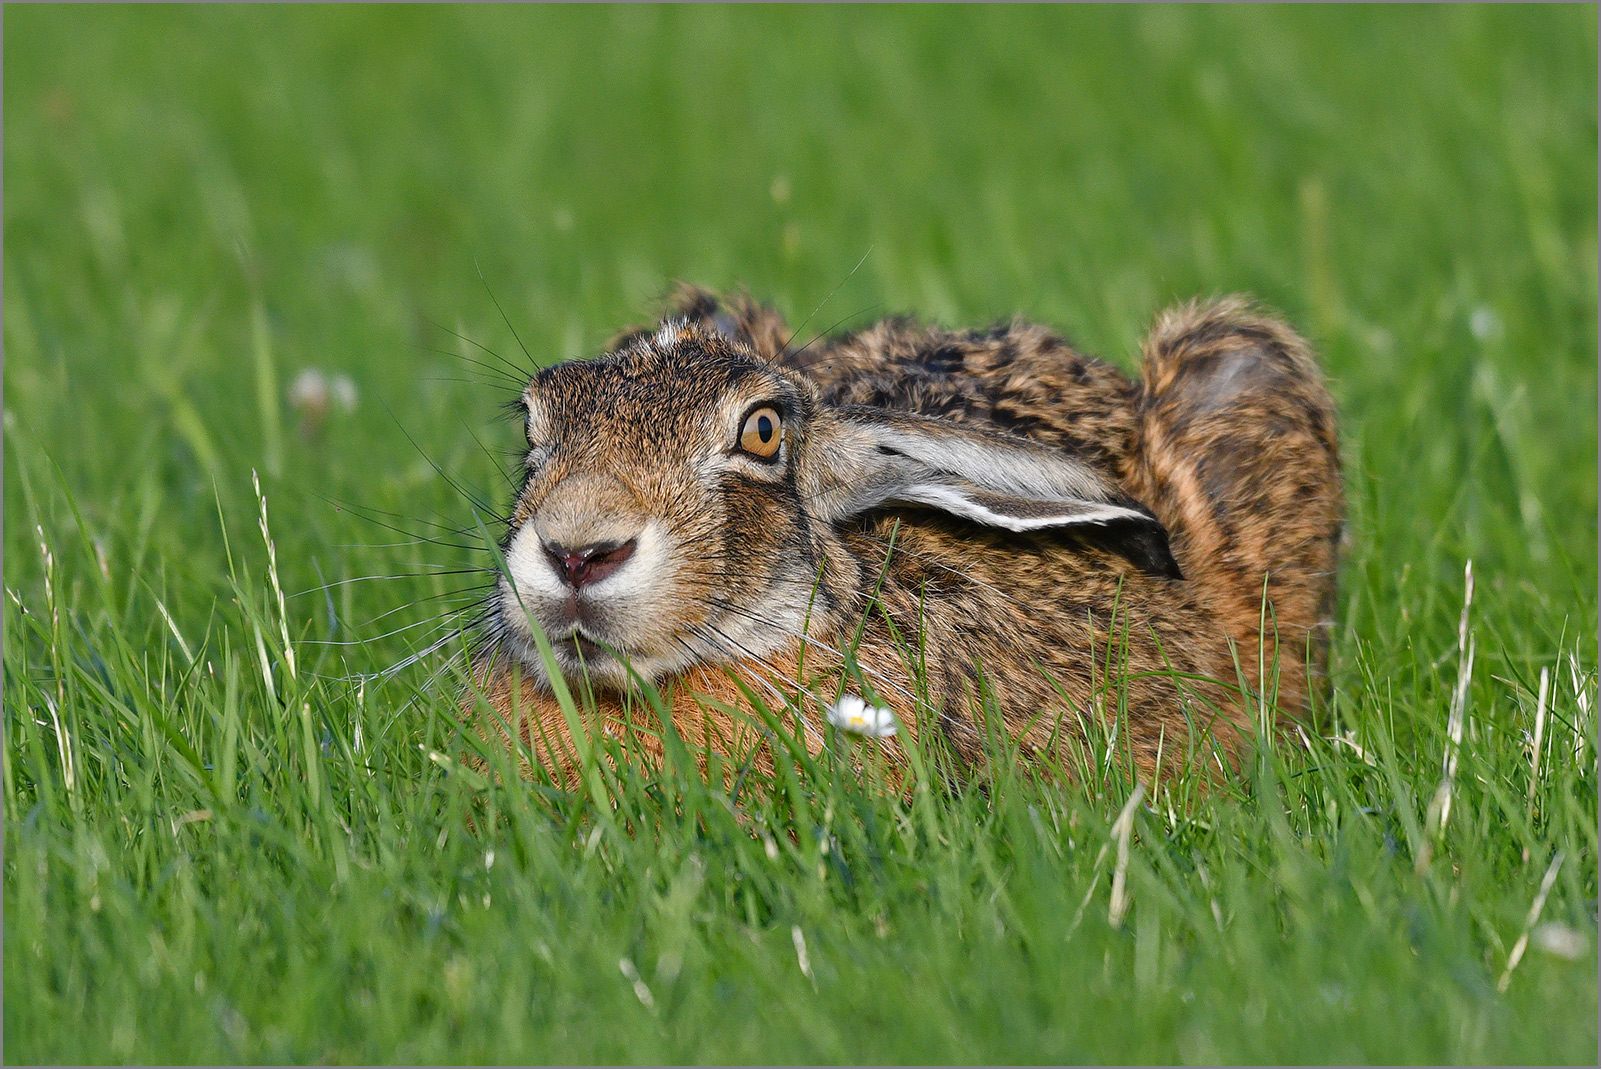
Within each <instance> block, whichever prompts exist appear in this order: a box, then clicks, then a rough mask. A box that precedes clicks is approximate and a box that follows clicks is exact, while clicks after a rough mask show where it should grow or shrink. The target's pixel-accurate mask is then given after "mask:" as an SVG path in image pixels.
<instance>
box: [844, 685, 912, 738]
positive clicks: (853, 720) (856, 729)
mask: <svg viewBox="0 0 1602 1070" xmlns="http://www.w3.org/2000/svg"><path fill="white" fill-rule="evenodd" d="M829 723H830V724H832V725H834V726H835V727H836V728H839V729H842V730H843V731H846V732H850V733H852V734H853V735H858V736H871V737H873V738H874V739H884V738H885V737H886V736H893V735H895V734H896V716H895V714H893V713H891V712H890V710H889V709H888V708H887V707H884V706H870V705H868V703H867V702H866V701H864V700H863V698H862V696H861V695H841V696H840V698H839V700H838V701H836V702H833V703H831V704H830V705H829Z"/></svg>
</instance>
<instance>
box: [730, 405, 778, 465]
mask: <svg viewBox="0 0 1602 1070" xmlns="http://www.w3.org/2000/svg"><path fill="white" fill-rule="evenodd" d="M783 437H784V425H783V423H782V421H781V420H780V418H779V414H778V412H777V411H776V410H775V409H773V408H772V407H771V406H765V407H763V408H760V409H757V410H756V411H755V412H753V413H751V414H750V415H749V416H747V417H746V418H745V423H744V425H742V426H741V428H740V448H741V449H742V450H744V451H745V452H746V453H749V454H752V455H753V456H756V457H761V458H762V459H764V460H771V459H772V458H775V457H777V456H778V455H779V444H780V440H781V439H782V438H783Z"/></svg>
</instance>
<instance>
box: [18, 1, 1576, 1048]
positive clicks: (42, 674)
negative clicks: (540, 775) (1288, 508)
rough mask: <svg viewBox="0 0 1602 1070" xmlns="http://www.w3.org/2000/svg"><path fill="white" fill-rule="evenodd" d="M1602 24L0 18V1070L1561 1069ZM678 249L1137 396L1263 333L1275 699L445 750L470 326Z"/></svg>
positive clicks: (845, 314) (614, 289) (574, 348)
mask: <svg viewBox="0 0 1602 1070" xmlns="http://www.w3.org/2000/svg"><path fill="white" fill-rule="evenodd" d="M1597 18H1598V16H1597V10H1596V8H1595V7H1587V6H1572V7H1524V6H1519V7H1506V8H1481V7H1450V8H1432V9H1422V8H1410V7H1402V8H1381V9H1374V8H1368V9H1347V8H1333V9H1321V8H1302V7H1295V8H1277V7H1267V8H1260V7H1259V8H1228V7H1224V8H1214V7H1209V8H1199V9H1174V8H1165V7H1140V8H1124V7H1119V8H1105V9H1104V8H1089V9H1081V8H1073V7H1066V8H1000V9H992V8H899V7H897V8H868V9H836V8H817V9H813V8H763V7H738V8H717V7H712V8H687V9H679V8H653V7H642V8H627V9H623V8H618V9H611V8H578V9H569V8H540V9H508V8H503V7H493V8H454V7H453V8H428V7H423V8H418V7H406V8H378V7H366V6H363V7H332V8H323V7H306V8H301V7H295V8H262V7H231V6H219V7H196V8H168V7H138V8H127V7H106V8H92V7H70V6H62V7H55V6H38V7H33V6H10V7H8V8H7V10H6V12H5V21H6V24H7V25H6V30H7V33H6V35H5V44H4V53H5V54H4V60H5V62H4V91H5V94H4V100H5V106H4V119H5V132H6V137H5V143H4V180H5V193H6V196H5V200H4V223H5V242H4V347H5V362H4V542H3V550H4V582H5V598H4V642H3V647H4V666H5V683H4V688H5V691H4V717H5V729H4V753H3V759H4V767H3V773H4V785H3V790H4V824H5V841H4V848H5V850H4V911H5V914H4V919H5V925H4V957H5V971H4V1040H5V1048H4V1057H5V1059H6V1061H7V1062H10V1063H79V1062H82V1063H130V1062H131V1063H196V1062H267V1063H301V1062H317V1063H346V1062H360V1063H381V1062H401V1063H453V1062H496V1063H517V1062H564V1063H597V1062H625V1061H635V1062H638V1061H650V1062H674V1063H677V1062H786V1063H793V1062H798V1063H814V1062H826V1063H836V1062H870V1063H905V1062H952V1061H956V1062H999V1063H1035V1062H1053V1063H1059V1062H1124V1063H1144V1062H1264V1063H1281V1062H1314V1063H1346V1062H1351V1063H1361V1062H1381V1063H1559V1064H1590V1065H1595V1064H1596V1062H1597V1060H1598V1058H1599V1047H1598V1044H1599V1038H1598V998H1599V993H1598V969H1599V960H1598V952H1597V939H1598V792H1597V788H1598V746H1599V739H1598V722H1597V708H1598V656H1597V651H1598V628H1597V621H1598V605H1597V591H1598V568H1597V565H1598V520H1597V518H1598V496H1597V491H1598V352H1597V338H1598V315H1597V313H1598V301H1597V292H1598V275H1597V265H1598V220H1597V188H1598V162H1597V161H1598V140H1597V99H1598V51H1597V37H1598V23H1597ZM859 265H860V266H859ZM674 279H686V280H690V281H693V282H696V283H700V284H703V285H707V286H711V287H715V288H727V287H733V286H746V287H749V288H750V290H751V291H752V292H753V293H755V294H758V295H760V296H762V297H764V298H765V299H768V300H771V301H773V302H774V303H775V304H776V305H777V306H778V307H780V308H781V309H782V310H784V311H785V313H786V314H787V315H788V316H789V317H790V319H791V321H792V322H793V323H800V322H802V321H803V320H805V321H807V323H808V330H809V331H811V330H817V329H823V328H827V327H830V326H834V325H837V324H838V325H841V326H849V325H852V324H858V323H863V322H867V321H869V320H871V319H873V318H876V317H878V316H881V315H885V314H888V313H891V312H913V313H917V314H919V315H922V316H925V317H928V318H930V319H934V320H939V321H942V322H946V323H949V324H953V325H970V324H982V323H987V322H990V321H993V320H996V319H999V318H1003V317H1007V316H1011V315H1013V314H1022V315H1025V316H1028V317H1030V318H1032V319H1036V320H1039V321H1041V322H1045V323H1048V324H1051V325H1053V326H1055V327H1057V328H1059V329H1061V330H1062V331H1063V332H1065V333H1066V334H1067V335H1068V336H1069V337H1071V338H1072V339H1074V340H1075V342H1076V343H1077V344H1079V345H1081V346H1082V347H1083V348H1084V349H1085V350H1087V351H1088V352H1091V353H1096V354H1099V355H1102V356H1104V357H1106V358H1107V359H1109V360H1112V361H1114V362H1115V363H1118V364H1119V365H1120V366H1122V367H1125V368H1126V369H1127V368H1133V366H1134V361H1135V358H1136V353H1137V347H1138V341H1139V338H1140V337H1141V335H1142V333H1143V332H1144V331H1145V329H1146V328H1147V326H1148V325H1149V323H1150V321H1151V319H1152V317H1153V316H1154V315H1155V314H1156V313H1157V311H1158V310H1159V309H1160V308H1162V307H1163V306H1164V305H1166V304H1168V303H1170V302H1172V301H1174V300H1176V299H1181V298H1186V297H1189V296H1192V295H1194V294H1208V293H1227V292H1236V291H1243V292H1249V293H1253V294H1255V295H1257V296H1258V297H1260V298H1261V299H1262V300H1263V301H1265V302H1266V303H1267V304H1269V305H1270V306H1272V307H1274V308H1276V309H1278V310H1280V311H1281V312H1283V313H1284V314H1285V315H1286V316H1287V317H1288V318H1290V319H1291V321H1292V322H1294V323H1296V324H1297V325H1298V326H1299V327H1300V328H1301V329H1302V330H1303V331H1304V332H1305V333H1306V334H1307V336H1308V337H1309V338H1310V339H1311V340H1312V341H1313V342H1314V344H1315V346H1316V347H1317V349H1318V350H1319V352H1320V355H1321V358H1322V360H1323V362H1324V365H1325V367H1326V368H1327V370H1328V372H1329V374H1330V377H1331V381H1332V388H1333V390H1334V392H1335V394H1336V397H1337V399H1338V401H1339V403H1340V406H1341V413H1342V435H1343V443H1344V450H1345V465H1346V473H1347V487H1348V495H1349V503H1350V518H1349V525H1348V539H1347V546H1346V550H1345V559H1344V564H1343V569H1342V573H1341V577H1340V600H1339V609H1338V625H1337V629H1336V634H1335V643H1334V651H1333V661H1332V680H1333V693H1332V696H1331V699H1330V703H1329V708H1328V709H1327V711H1326V713H1325V718H1324V721H1323V723H1322V724H1321V725H1320V727H1319V730H1318V731H1316V732H1314V733H1311V734H1310V735H1309V737H1308V738H1307V740H1306V741H1305V744H1304V745H1302V746H1283V745H1275V746H1265V747H1264V748H1263V749H1262V750H1261V751H1260V752H1259V753H1258V754H1257V755H1256V756H1255V757H1254V758H1253V760H1252V761H1251V762H1250V763H1249V764H1248V767H1247V768H1246V769H1245V770H1244V771H1243V772H1242V774H1241V776H1240V777H1239V779H1238V781H1237V782H1235V783H1232V784H1230V785H1229V786H1227V787H1226V788H1224V789H1223V790H1218V791H1214V792H1212V793H1209V794H1206V795H1205V796H1201V795H1198V794H1197V793H1196V792H1195V791H1193V790H1190V787H1191V786H1188V785H1186V784H1184V783H1170V784H1161V785H1156V786H1152V785H1146V786H1145V787H1144V788H1143V790H1142V791H1141V792H1140V793H1139V794H1138V795H1137V794H1136V792H1135V785H1134V783H1133V781H1131V780H1130V778H1129V776H1128V774H1127V772H1126V771H1124V770H1123V769H1122V768H1121V766H1120V765H1119V763H1118V762H1117V761H1116V760H1115V756H1112V755H1109V756H1108V760H1107V761H1105V762H1103V763H1102V764H1101V765H1099V766H1098V767H1097V768H1095V769H1094V770H1092V771H1091V772H1090V773H1088V774H1086V775H1082V776H1079V777H1077V778H1076V779H1075V780H1074V782H1073V783H1064V782H1063V781H1062V780H1061V779H1056V778H1051V777H1042V776H1034V775H1031V774H1030V773H1029V772H1028V771H1026V770H1018V769H1016V768H1012V767H1010V766H1007V765H1006V763H1005V761H1004V760H1003V761H1002V762H1001V770H1002V771H1001V772H998V773H997V774H996V775H995V776H994V777H993V778H992V779H991V780H990V781H989V782H987V783H985V784H983V785H970V786H969V787H967V788H961V789H959V790H955V791H945V790H941V789H940V788H939V785H936V784H931V783H930V782H928V781H927V780H925V781H920V782H918V783H916V784H915V785H914V788H913V790H911V791H909V793H908V794H907V795H906V796H905V797H901V796H899V795H895V794H890V793H886V792H884V791H881V790H878V789H877V788H876V786H875V785H874V783H873V782H872V780H871V778H865V777H863V776H861V775H858V774H857V773H856V772H854V770H853V769H852V767H851V765H850V763H849V762H847V761H844V760H843V759H842V754H841V753H840V752H839V751H831V752H827V753H825V754H824V755H822V756H820V757H818V758H816V759H803V758H797V759H795V760H793V761H789V762H786V763H782V767H781V770H780V774H779V775H777V776H776V777H775V779H774V780H773V782H771V783H767V784H745V785H743V786H742V788H741V790H740V791H739V792H737V793H735V794H731V793H730V792H729V791H726V790H723V788H722V787H721V786H719V785H716V784H714V785H711V786H709V785H707V784H706V783H704V782H703V781H702V780H700V778H698V777H696V776H695V775H694V774H693V772H692V773H689V774H686V773H685V772H683V771H682V769H681V768H668V769H666V770H663V771H660V772H656V773H648V772H642V771H639V770H632V771H625V772H623V773H621V774H619V775H615V776H599V775H598V776H596V777H595V778H593V780H592V781H591V782H590V786H589V789H588V790H586V791H584V792H580V793H578V794H571V795H570V794H566V793H562V792H557V791H553V790H541V789H538V788H536V787H533V786H530V785H528V784H526V783H523V782H521V781H518V780H517V779H516V778H501V779H499V780H496V779H494V778H491V780H490V781H488V782H487V781H486V780H485V778H483V777H480V776H478V775H476V774H474V773H473V772H472V771H471V770H470V769H467V768H466V767H464V765H463V764H462V760H461V756H462V754H463V749H464V743H463V734H462V731H461V726H460V724H459V720H458V712H457V702H456V699H457V696H458V694H459V688H460V686H461V685H460V655H461V649H462V646H461V643H460V641H456V642H452V641H448V640H449V637H450V635H451V634H452V629H454V628H456V627H457V626H459V625H461V624H462V623H464V622H465V621H467V620H469V619H470V615H471V611H472V607H473V605H474V602H475V599H476V598H477V597H478V591H479V585H481V584H482V583H483V582H484V580H485V579H486V578H487V576H488V573H487V572H486V571H485V570H487V569H490V568H493V560H492V555H491V553H490V551H489V550H488V549H487V545H486V540H485V539H484V538H483V537H482V536H483V535H484V534H486V533H487V532H489V531H490V530H491V529H492V528H493V524H494V520H493V518H494V516H495V514H497V513H499V512H502V511H504V510H505V509H506V507H507V504H508V502H509V500H510V496H511V494H512V489H513V486H512V481H513V480H515V476H516V472H515V456H516V452H517V445H518V439H519V428H518V427H517V425H516V423H515V422H514V421H508V420H505V419H504V418H502V405H503V403H505V402H506V401H508V400H510V399H511V397H512V396H513V393H512V391H513V390H514V389H515V387H513V386H511V385H509V383H508V382H507V381H506V375H505V374H504V373H503V372H502V371H498V370H496V369H499V368H501V367H502V365H501V364H500V363H499V359H500V358H505V359H506V360H507V361H510V362H513V363H515V364H516V365H518V366H519V367H521V368H523V369H527V368H528V367H530V366H531V365H533V364H544V363H549V362H552V361H556V360H560V359H565V358H568V357H573V356H580V355H585V354H591V353H594V352H596V351H597V350H598V348H599V347H600V346H601V345H602V343H603V342H604V340H605V339H606V338H607V337H608V336H609V335H610V334H611V333H612V332H613V331H614V330H615V329H617V328H618V327H620V326H623V325H625V324H629V323H634V322H639V321H641V320H643V319H644V318H646V317H647V315H648V314H649V312H650V311H651V308H652V306H653V302H654V301H655V300H656V298H657V297H658V296H659V295H660V294H661V293H662V292H663V290H664V289H665V288H666V287H667V285H668V284H669V283H670V282H671V281H672V280H674ZM503 310H504V316H503ZM480 347H482V348H480ZM525 348H526V353H527V354H528V355H525V352H524V350H525ZM491 352H493V354H496V355H497V356H495V357H491V356H490V355H489V353H491ZM319 384H321V386H319ZM319 390H321V391H322V392H321V393H319ZM496 534H498V533H496ZM1470 575H1471V576H1472V587H1471V586H1470V580H1469V578H1468V577H1469V576H1470ZM441 639H445V640H447V642H445V644H444V645H443V646H441V647H440V648H438V649H436V650H434V651H432V652H426V651H427V650H428V648H429V647H430V645H431V644H434V643H435V642H436V641H439V640H441ZM419 655H421V656H419ZM1001 757H1002V758H1003V759H1004V758H1005V756H1004V755H1002V756H1001Z"/></svg>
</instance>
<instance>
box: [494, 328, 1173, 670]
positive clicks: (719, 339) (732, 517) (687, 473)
mask: <svg viewBox="0 0 1602 1070" xmlns="http://www.w3.org/2000/svg"><path fill="white" fill-rule="evenodd" d="M523 401H524V404H525V406H526V408H527V417H528V422H527V436H528V454H527V458H526V477H525V480H524V482H523V486H522V489H521V491H520V492H519V494H518V499H517V505H516V508H515V510H514V512H513V515H512V521H511V529H510V532H509V533H508V536H507V539H506V541H505V543H504V544H503V550H504V558H505V564H506V569H505V573H504V574H503V576H502V577H501V580H500V582H499V584H498V586H497V589H496V592H495V595H494V596H493V597H492V599H491V605H490V617H491V630H492V633H493V636H494V637H495V638H496V639H497V640H498V641H499V642H500V644H501V645H502V647H503V648H504V649H505V650H506V652H507V653H509V654H510V655H511V656H513V657H515V658H516V659H517V660H518V661H519V662H520V663H521V664H522V665H523V666H524V667H525V669H527V670H529V671H530V672H532V673H533V674H534V675H535V676H536V677H541V676H543V675H544V669H543V666H542V661H541V658H540V657H539V655H538V653H537V648H536V646H535V643H534V640H533V628H532V627H531V623H532V624H537V625H538V626H539V628H540V629H542V630H543V631H544V633H545V634H546V635H547V636H548V637H549V638H550V640H551V644H552V648H553V650H554V652H555V655H556V659H557V663H558V665H559V666H560V668H561V670H562V673H563V675H564V676H578V675H580V674H581V673H583V672H588V674H589V675H590V677H591V679H593V680H595V681H596V682H600V683H605V684H610V685H613V686H617V685H621V684H623V683H624V682H626V680H627V678H628V670H627V669H625V668H624V666H623V664H622V663H621V662H620V661H619V658H620V657H621V658H626V659H627V661H628V663H629V665H631V666H632V667H633V670H634V671H635V672H637V673H639V674H640V675H641V676H644V677H646V678H660V677H662V676H664V675H666V674H668V673H671V672H675V671H678V670H682V669H685V668H688V667H689V666H691V665H694V664H697V663H718V662H726V661H731V660H738V659H743V658H747V657H764V656H767V655H770V654H772V653H774V652H776V651H778V650H780V649H782V648H784V647H786V646H788V645H789V644H790V643H791V642H792V641H793V640H794V639H795V638H797V637H799V636H800V635H801V633H802V631H803V629H804V628H806V627H807V624H808V622H809V620H810V621H811V622H812V623H813V625H815V626H816V625H818V624H819V623H820V622H824V623H826V622H828V621H829V620H830V618H831V615H832V614H837V613H838V611H839V609H840V607H842V606H844V605H848V604H851V603H853V602H854V601H855V599H856V597H857V594H858V588H859V586H860V585H861V584H862V583H863V582H864V580H863V577H864V575H866V576H867V578H868V581H869V582H871V578H872V570H873V569H875V568H877V567H878V565H879V564H882V562H871V563H861V564H860V565H859V563H858V562H856V561H855V560H854V559H853V558H852V557H851V556H850V553H849V552H848V550H847V549H846V544H845V542H844V540H843V539H842V538H841V536H840V534H839V526H840V525H843V524H845V523H848V522H850V521H852V520H853V519H854V518H857V517H859V516H861V515H862V514H864V513H867V512H869V511H872V510H876V509H885V508H891V507H911V508H921V509H933V510H938V511H942V512H945V513H948V514H952V515H954V516H957V517H960V518H962V519H964V520H966V521H970V522H973V523H976V524H981V525H987V526H991V527H999V528H1004V529H1008V530H1011V531H1014V532H1020V533H1027V532H1034V531H1040V530H1042V529H1053V528H1064V527H1072V526H1079V525H1098V526H1103V527H1111V528H1114V529H1117V530H1119V531H1122V532H1124V533H1125V535H1124V536H1123V538H1122V539H1121V541H1122V542H1123V543H1124V544H1125V551H1126V553H1128V554H1129V556H1130V557H1131V559H1132V560H1135V561H1136V562H1137V563H1139V564H1142V565H1144V566H1145V567H1147V568H1151V569H1154V570H1157V571H1166V572H1174V573H1177V569H1176V568H1175V566H1174V564H1173V558H1172V557H1171V556H1170V554H1169V552H1168V545H1167V540H1166V535H1165V534H1164V532H1163V530H1162V528H1161V526H1160V525H1158V524H1157V522H1156V520H1155V519H1153V518H1152V516H1151V514H1150V513H1149V512H1148V511H1146V510H1145V509H1144V508H1143V507H1141V506H1140V505H1139V504H1138V503H1136V502H1134V501H1132V500H1130V499H1129V498H1127V497H1125V496H1123V495H1122V494H1120V493H1119V492H1118V491H1117V490H1116V489H1115V488H1113V487H1112V485H1111V484H1110V483H1108V482H1107V481H1106V480H1105V479H1104V478H1103V477H1102V476H1100V475H1098V474H1097V473H1096V472H1095V471H1093V470H1092V469H1090V468H1088V467H1086V466H1085V465H1083V464H1081V463H1079V462H1078V461H1076V460H1075V459H1074V458H1073V457H1071V456H1069V455H1066V454H1062V453H1059V452H1055V451H1051V450H1046V449H1042V448H1039V447H1036V446H1033V445H1031V444H1030V443H1028V442H1027V441H1025V440H1023V439H1019V438H1016V437H1014V436H1010V435H1006V434H1004V433H1001V432H999V431H976V430H973V429H970V428H963V427H959V426H957V425H955V424H950V423H947V422H945V421H942V420H938V419H933V418H929V417H924V416H916V415H912V414H907V413H898V412H893V411H889V410H884V409H876V408H862V407H852V408H836V407H829V406H825V405H823V404H821V403H820V401H819V399H818V394H817V391H816V390H815V389H814V388H813V387H812V385H811V384H810V383H809V382H808V380H807V379H806V378H805V377H804V376H803V375H800V374H798V373H797V372H795V371H794V370H793V369H786V368H783V367H781V366H779V365H775V364H773V363H770V362H768V361H766V360H764V359H763V358H762V357H761V356H759V355H758V354H757V353H756V351H755V350H754V349H752V348H751V347H749V346H748V345H746V344H744V342H743V341H742V340H740V339H739V338H738V337H732V336H730V335H727V334H722V333H718V332H717V331H716V330H714V329H707V328H703V327H701V326H697V325H693V324H690V323H669V324H667V325H664V326H663V327H662V328H661V329H660V330H658V331H656V332H655V333H654V334H641V335H636V336H635V337H634V338H633V339H632V340H631V341H630V342H629V344H628V345H627V347H626V348H624V349H621V350H619V351H616V352H613V353H610V354H607V355H605V356H602V357H598V358H596V359H593V360H585V361H574V362H569V363H565V364H558V365H556V366H554V367H550V368H547V369H545V370H543V371H541V372H539V373H538V374H537V375H536V376H535V377H534V379H533V381H531V382H530V383H529V385H528V388H527V390H525V391H524V394H523ZM1036 537H1050V534H1049V533H1045V532H1043V533H1042V535H1040V536H1036ZM813 633H814V634H816V627H814V628H813Z"/></svg>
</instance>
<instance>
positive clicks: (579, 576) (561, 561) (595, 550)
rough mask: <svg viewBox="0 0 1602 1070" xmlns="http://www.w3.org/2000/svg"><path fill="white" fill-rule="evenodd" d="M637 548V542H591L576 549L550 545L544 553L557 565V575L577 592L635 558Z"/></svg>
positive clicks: (547, 545)
mask: <svg viewBox="0 0 1602 1070" xmlns="http://www.w3.org/2000/svg"><path fill="white" fill-rule="evenodd" d="M636 546H637V543H636V541H635V540H634V539H630V540H629V541H628V542H592V543H590V544H589V545H588V546H579V547H576V548H570V547H566V546H556V545H553V544H550V543H547V544H545V546H544V550H545V556H546V557H549V558H550V559H551V564H553V565H555V566H556V572H557V575H559V576H561V577H562V580H563V582H565V583H566V584H567V585H568V586H569V587H572V588H573V589H574V590H577V589H578V588H580V587H583V586H584V585H585V584H587V583H596V582H598V581H600V580H604V579H605V578H606V577H608V576H610V575H611V574H612V573H614V572H616V571H617V570H618V569H619V568H621V567H622V565H623V562H625V561H627V560H628V559H629V558H631V557H633V556H634V550H635V547H636Z"/></svg>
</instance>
